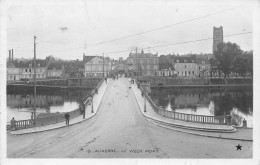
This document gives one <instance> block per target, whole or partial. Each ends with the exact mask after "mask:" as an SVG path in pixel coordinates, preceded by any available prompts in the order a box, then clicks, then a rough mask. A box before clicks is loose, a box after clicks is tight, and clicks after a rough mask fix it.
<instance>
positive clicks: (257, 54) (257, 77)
mask: <svg viewBox="0 0 260 165" xmlns="http://www.w3.org/2000/svg"><path fill="white" fill-rule="evenodd" d="M195 2H201V1H198V0H197V1H195ZM202 2H203V0H202ZM239 2H241V1H239ZM242 2H244V1H242ZM147 3H149V2H147ZM248 3H253V5H254V16H253V45H254V102H253V103H254V131H253V132H254V135H253V138H254V142H253V159H7V158H6V151H7V148H6V142H7V141H6V132H5V129H6V128H5V127H6V125H5V123H6V118H5V116H6V112H5V107H6V81H5V80H6V62H5V61H6V58H5V57H6V52H7V49H6V48H7V47H6V37H7V36H6V14H7V13H6V9H7V3H6V1H3V0H2V1H1V0H0V5H1V6H0V80H1V81H0V85H1V86H0V92H1V94H0V99H1V100H0V108H1V155H0V156H1V164H8V165H9V164H26V165H28V164H35V163H37V165H45V164H50V165H52V164H53V165H54V164H55V165H57V164H62V165H64V164H77V165H80V164H91V165H95V164H108V165H114V164H122V165H124V164H151V165H154V164H174V165H179V164H189V165H190V164H201V165H208V164H211V165H215V164H216V165H219V164H222V165H224V164H228V165H230V164H235V165H245V164H246V165H260V161H259V160H260V159H259V156H260V151H259V147H260V132H259V130H260V124H259V119H260V110H259V109H258V107H259V103H260V101H259V100H258V99H259V98H260V96H259V93H260V87H259V86H258V84H260V72H259V69H258V65H259V62H260V51H259V47H260V42H259V39H260V33H259V29H260V26H259V20H260V17H259V16H260V11H259V9H260V1H259V0H254V1H248Z"/></svg>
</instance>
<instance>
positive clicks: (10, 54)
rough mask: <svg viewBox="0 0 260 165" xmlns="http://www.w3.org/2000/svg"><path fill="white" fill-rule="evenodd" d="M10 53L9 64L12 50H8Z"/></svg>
mask: <svg viewBox="0 0 260 165" xmlns="http://www.w3.org/2000/svg"><path fill="white" fill-rule="evenodd" d="M8 51H9V62H10V61H11V50H8Z"/></svg>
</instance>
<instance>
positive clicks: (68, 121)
mask: <svg viewBox="0 0 260 165" xmlns="http://www.w3.org/2000/svg"><path fill="white" fill-rule="evenodd" d="M64 117H65V119H66V125H70V114H69V113H65V115H64Z"/></svg>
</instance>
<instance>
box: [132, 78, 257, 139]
mask: <svg viewBox="0 0 260 165" xmlns="http://www.w3.org/2000/svg"><path fill="white" fill-rule="evenodd" d="M131 88H132V91H133V93H134V95H135V97H136V100H137V103H138V105H139V108H140V111H141V113H142V115H143V116H144V117H145V118H146V120H147V121H148V122H150V123H152V124H155V125H158V126H160V127H164V128H167V129H172V130H175V131H179V132H184V133H189V134H194V135H200V136H208V137H215V138H225V139H232V140H246V141H252V139H253V129H243V128H239V129H237V130H236V131H235V129H234V127H232V126H227V125H214V124H203V123H194V122H186V121H181V120H174V119H170V118H165V117H163V116H160V115H158V114H157V113H155V112H154V110H153V109H152V107H151V105H150V103H149V102H148V101H146V112H144V98H143V97H142V95H141V90H140V89H138V88H137V85H136V83H135V84H132V85H131ZM205 131H207V132H205ZM209 131H210V132H209ZM230 132H232V133H230Z"/></svg>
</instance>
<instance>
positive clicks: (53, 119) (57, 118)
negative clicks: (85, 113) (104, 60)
mask: <svg viewBox="0 0 260 165" xmlns="http://www.w3.org/2000/svg"><path fill="white" fill-rule="evenodd" d="M103 82H104V78H103V79H102V80H101V81H100V82H99V84H98V85H97V87H96V88H94V89H93V90H92V91H91V92H90V94H91V95H92V97H93V96H94V95H95V94H97V91H98V89H99V88H100V86H101V85H102V83H103ZM83 100H84V104H85V105H88V104H89V103H90V102H91V101H92V99H91V98H90V97H86V98H83ZM68 113H69V115H70V119H73V118H75V117H78V116H80V115H82V112H81V110H80V108H77V109H75V110H73V111H70V112H68ZM64 114H65V113H56V114H54V115H52V116H47V117H39V118H36V119H35V120H33V119H28V120H18V121H15V126H13V127H15V129H16V130H17V129H25V128H32V127H39V126H44V125H50V124H55V123H59V122H63V121H65V120H66V119H65V117H64ZM34 122H35V123H34ZM7 129H12V125H11V122H8V123H7Z"/></svg>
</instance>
